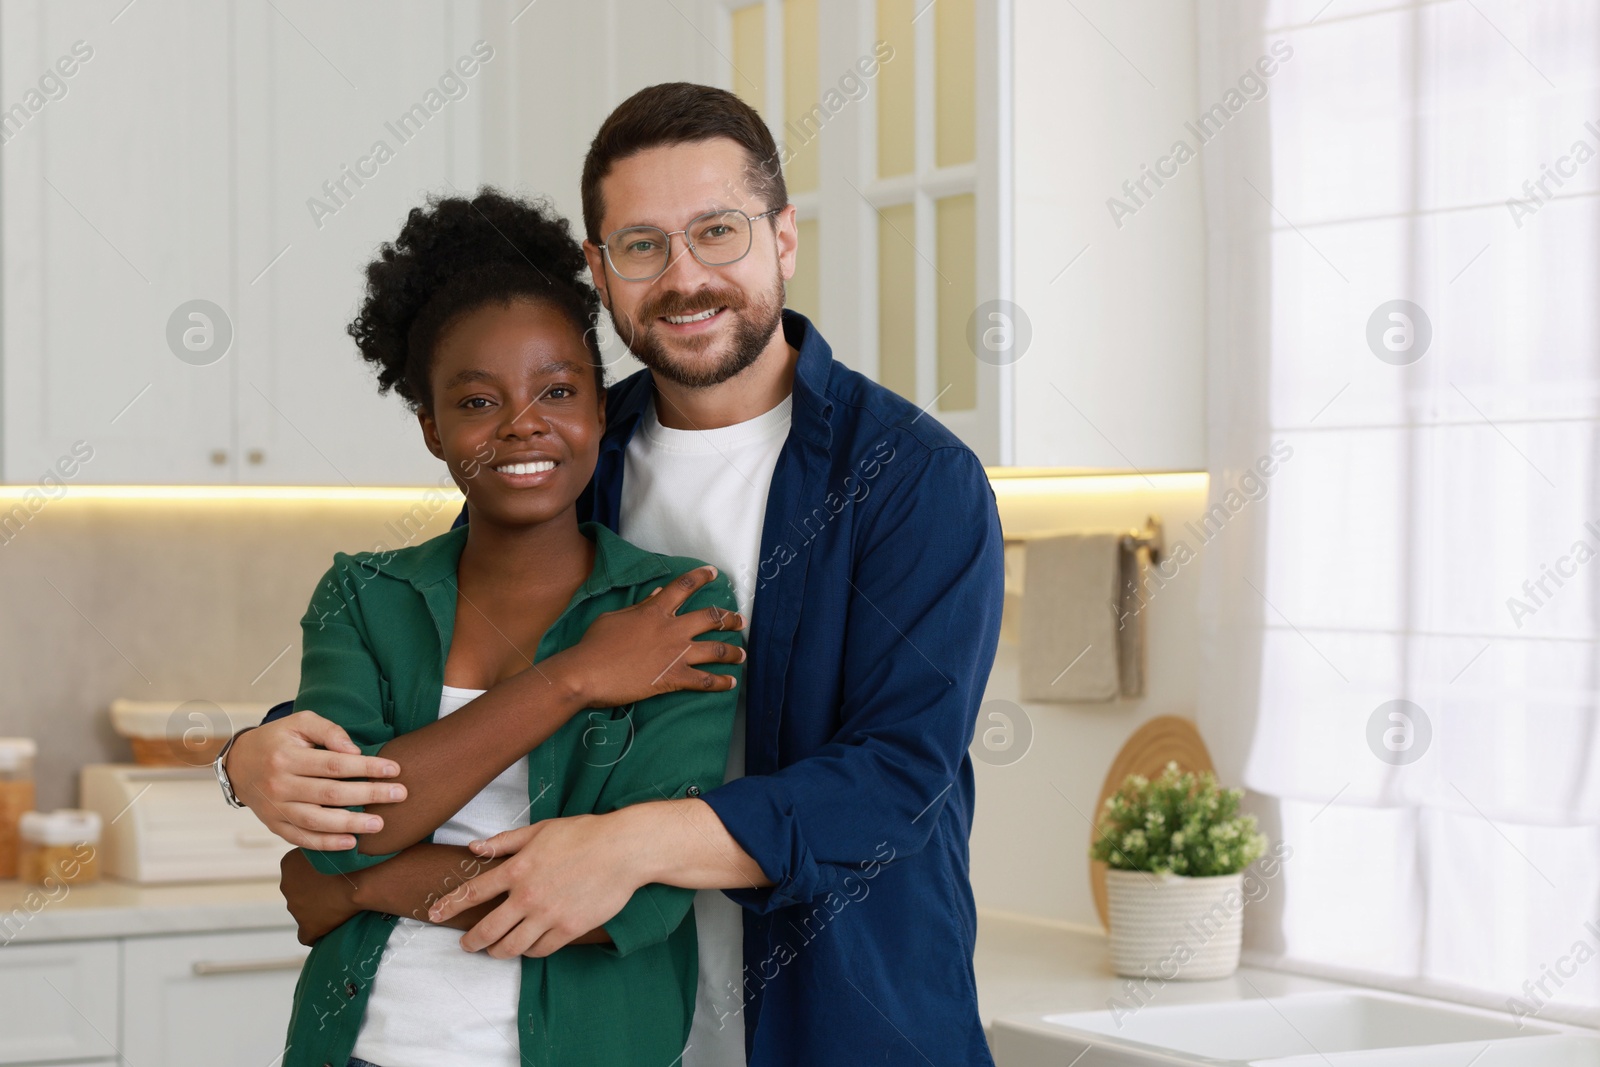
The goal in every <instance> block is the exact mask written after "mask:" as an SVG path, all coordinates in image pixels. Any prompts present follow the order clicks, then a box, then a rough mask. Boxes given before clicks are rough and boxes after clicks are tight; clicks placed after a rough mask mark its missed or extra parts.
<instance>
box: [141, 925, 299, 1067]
mask: <svg viewBox="0 0 1600 1067" xmlns="http://www.w3.org/2000/svg"><path fill="white" fill-rule="evenodd" d="M305 957H306V949H305V948H304V947H302V946H301V945H300V943H299V942H298V941H296V940H295V936H294V932H293V931H292V930H250V931H244V932H239V933H222V934H198V935H192V936H181V937H148V938H129V939H127V940H126V941H124V942H123V943H122V1019H123V1024H122V1057H123V1059H124V1060H125V1061H126V1063H127V1064H128V1065H129V1067H143V1065H145V1064H162V1065H163V1067H264V1065H266V1064H269V1063H272V1062H275V1057H278V1056H279V1055H281V1053H282V1051H283V1042H284V1038H285V1035H286V1034H287V1033H288V1032H289V1009H290V1006H291V1004H292V1001H293V997H294V987H295V983H296V982H297V981H298V980H299V977H300V966H301V964H302V963H303V962H304V960H305Z"/></svg>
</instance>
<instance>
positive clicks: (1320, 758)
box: [1184, 0, 1600, 1025]
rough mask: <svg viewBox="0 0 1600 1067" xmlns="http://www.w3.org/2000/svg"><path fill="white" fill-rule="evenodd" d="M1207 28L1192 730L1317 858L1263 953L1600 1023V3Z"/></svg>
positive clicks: (1335, 10)
mask: <svg viewBox="0 0 1600 1067" xmlns="http://www.w3.org/2000/svg"><path fill="white" fill-rule="evenodd" d="M1199 10H1200V29H1201V38H1202V40H1201V81H1200V97H1201V106H1202V108H1203V109H1206V108H1210V107H1211V105H1213V104H1219V103H1220V104H1221V105H1222V106H1223V108H1224V112H1223V113H1215V112H1213V117H1214V121H1213V123H1212V124H1211V125H1210V126H1208V127H1205V128H1204V130H1205V132H1207V133H1209V134H1210V137H1209V140H1208V141H1207V142H1206V143H1205V144H1204V146H1203V147H1202V148H1201V149H1200V151H1199V159H1200V163H1201V173H1202V177H1203V180H1204V182H1205V187H1206V201H1207V213H1208V240H1209V253H1208V255H1209V264H1208V284H1209V309H1210V320H1209V334H1210V336H1209V343H1208V359H1209V361H1210V363H1209V379H1210V390H1209V397H1208V403H1209V424H1210V426H1211V428H1212V429H1211V440H1210V468H1211V473H1212V490H1211V495H1212V502H1213V504H1214V505H1216V507H1215V508H1214V509H1213V516H1212V519H1211V521H1210V523H1209V524H1208V527H1207V529H1206V530H1205V531H1202V533H1205V534H1206V535H1207V536H1208V539H1201V538H1199V537H1192V538H1191V545H1192V547H1195V548H1196V549H1197V552H1198V555H1199V556H1200V558H1201V559H1203V560H1204V563H1203V565H1202V572H1203V574H1204V581H1205V583H1206V586H1207V592H1206V596H1205V597H1204V604H1205V611H1206V618H1205V627H1206V632H1205V639H1206V647H1207V649H1208V657H1207V662H1208V665H1207V668H1206V674H1205V677H1204V680H1203V683H1202V687H1201V690H1202V695H1201V701H1200V714H1199V717H1200V725H1201V730H1202V733H1203V734H1204V735H1205V736H1206V737H1207V739H1208V741H1209V742H1210V744H1211V747H1212V749H1213V753H1214V756H1215V758H1216V760H1217V762H1218V765H1219V769H1220V770H1221V772H1222V773H1223V774H1224V775H1226V776H1228V777H1229V778H1231V779H1232V780H1234V781H1239V782H1242V783H1243V784H1244V785H1245V786H1247V788H1248V789H1249V790H1250V791H1251V799H1252V803H1253V805H1254V807H1255V810H1257V811H1258V813H1259V814H1260V815H1261V816H1262V819H1263V825H1264V827H1265V828H1266V829H1267V830H1268V831H1269V832H1270V833H1271V834H1272V835H1273V836H1274V837H1275V838H1280V839H1282V840H1283V841H1285V842H1287V843H1288V845H1289V846H1290V847H1291V848H1292V849H1293V854H1292V857H1291V858H1290V859H1289V860H1288V861H1287V862H1286V863H1285V864H1284V865H1283V869H1282V873H1281V875H1280V876H1279V877H1278V879H1277V880H1276V883H1275V884H1274V885H1273V887H1272V892H1271V894H1270V895H1269V897H1268V898H1267V900H1266V901H1265V902H1264V904H1263V905H1262V906H1260V907H1257V908H1255V909H1254V910H1253V911H1252V912H1251V914H1250V917H1249V920H1248V923H1249V925H1248V934H1247V937H1248V940H1247V949H1248V951H1249V958H1250V959H1251V960H1254V961H1256V962H1268V963H1275V964H1278V965H1281V966H1286V967H1289V968H1291V969H1300V970H1305V971H1310V972H1314V973H1327V974H1333V975H1340V976H1349V977H1354V978H1357V979H1359V980H1363V981H1368V982H1372V983H1375V984H1380V985H1389V986H1395V987H1400V988H1409V989H1413V990H1416V991H1422V992H1430V993H1434V994H1442V995H1445V996H1449V997H1454V998H1456V999H1461V1000H1467V1001H1476V1002H1480V1003H1485V1004H1490V1005H1494V1006H1498V1007H1501V1008H1507V1007H1510V1008H1512V1009H1513V1010H1517V1011H1520V1012H1524V1013H1527V1014H1532V1015H1537V1016H1539V1017H1542V1018H1547V1019H1566V1020H1569V1021H1582V1022H1588V1023H1590V1024H1591V1025H1593V1024H1595V1023H1596V1022H1600V1010H1597V1009H1600V731H1597V729H1596V683H1597V677H1596V676H1597V670H1596V653H1597V647H1600V646H1597V638H1600V558H1594V557H1595V556H1596V554H1597V553H1600V491H1597V490H1600V483H1597V466H1600V425H1597V418H1600V345H1597V340H1600V195H1597V194H1600V3H1596V2H1594V0H1582V2H1579V0H1566V2H1561V0H1538V2H1512V0H1432V2H1427V0H1422V2H1411V3H1406V2H1404V0H1332V2H1329V0H1304V2H1301V0H1200V5H1199ZM1275 46H1276V52H1275V51H1274V47H1275ZM1285 51H1291V52H1292V54H1290V55H1289V56H1288V58H1282V55H1283V53H1284V52H1285ZM1261 57H1272V58H1274V59H1275V60H1276V61H1275V62H1272V63H1267V64H1263V65H1262V66H1259V67H1258V66H1256V65H1257V63H1258V61H1259V60H1260V59H1261ZM1269 68H1270V69H1271V74H1270V75H1263V74H1261V71H1263V70H1267V69H1269ZM1252 69H1254V70H1255V72H1256V74H1257V78H1256V79H1255V80H1251V79H1249V78H1248V74H1249V72H1251V71H1252ZM1241 79H1244V80H1243V82H1241ZM1257 81H1259V83H1260V85H1261V86H1262V90H1263V93H1264V95H1263V94H1262V93H1256V91H1255V84H1256V82H1257ZM1241 85H1242V88H1241ZM1230 89H1232V90H1236V92H1234V93H1232V94H1230V92H1229V90H1230ZM1253 97H1254V98H1253ZM1232 104H1237V105H1238V106H1237V108H1234V107H1232V106H1230V105H1232ZM1224 115H1225V116H1226V118H1224ZM1184 137H1185V139H1186V140H1188V141H1189V142H1190V143H1191V144H1192V143H1194V142H1195V141H1196V138H1195V136H1194V135H1193V134H1192V133H1185V134H1184ZM1512 198H1515V199H1516V200H1517V201H1520V203H1517V204H1510V203H1508V201H1509V200H1511V199H1512ZM1394 301H1407V302H1409V305H1396V304H1393V303H1391V302H1394ZM1418 309H1420V310H1418ZM1430 333H1431V337H1428V336H1427V335H1428V334H1430ZM1424 341H1426V346H1425V347H1424ZM1408 344H1409V347H1408ZM1419 353H1420V356H1419ZM1258 462H1260V463H1261V464H1262V466H1260V467H1257V466H1256V465H1257V464H1258ZM1252 472H1254V473H1252ZM1230 494H1231V495H1230ZM1590 524H1592V525H1590ZM1392 701H1406V702H1409V704H1398V705H1397V704H1391V703H1390V702H1392ZM1394 711H1398V712H1400V713H1402V714H1403V715H1404V717H1403V718H1394V717H1392V716H1391V714H1390V713H1391V712H1394Z"/></svg>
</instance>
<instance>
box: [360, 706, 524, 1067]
mask: <svg viewBox="0 0 1600 1067" xmlns="http://www.w3.org/2000/svg"><path fill="white" fill-rule="evenodd" d="M484 692H486V690H483V689H458V688H456V687H455V686H449V685H447V686H445V687H444V690H443V692H442V693H440V696H439V717H440V718H441V719H442V718H444V717H445V716H446V715H449V714H450V713H451V712H453V711H457V710H459V709H460V708H461V707H463V706H464V705H466V704H468V703H470V702H471V701H472V700H473V698H475V697H479V696H482V695H483V694H484ZM529 808H530V805H529V803H528V757H526V756H524V757H522V758H521V759H519V760H517V762H515V763H513V764H512V765H511V766H510V767H507V768H506V769H505V770H504V771H502V772H501V773H500V774H499V775H498V776H496V777H495V779H494V781H492V782H490V783H489V784H488V785H486V786H484V787H483V789H482V791H480V792H479V793H478V795H477V796H475V797H473V798H472V799H471V800H469V801H467V803H466V806H465V807H463V808H462V809H461V810H460V811H458V812H456V813H455V814H454V815H453V816H451V817H450V819H449V820H447V821H446V822H445V823H444V825H442V826H440V827H439V829H438V830H436V831H435V832H434V835H433V840H434V843H435V844H440V845H465V844H467V843H468V842H471V841H475V840H478V839H479V838H485V837H489V836H490V835H492V834H498V833H500V832H501V831H503V830H512V829H515V828H516V827H518V826H526V825H528V811H529ZM464 933H465V931H463V930H456V929H453V928H451V927H448V926H434V925H431V924H429V923H425V922H418V921H417V920H415V919H407V918H404V917H402V918H399V919H396V920H395V928H394V932H393V933H392V934H390V935H389V941H388V943H387V944H386V945H385V946H384V949H383V958H382V959H381V960H380V961H379V963H378V970H377V973H376V974H374V975H373V977H372V994H371V996H369V997H368V999H367V1010H366V1014H365V1015H363V1016H362V1019H361V1032H360V1034H359V1035H358V1036H357V1037H356V1047H355V1048H354V1049H353V1050H352V1051H351V1053H350V1054H351V1055H352V1056H354V1057H355V1058H357V1059H362V1060H367V1061H368V1062H370V1063H378V1064H382V1065H383V1067H520V1064H521V1062H522V1056H521V1039H520V1037H519V1035H518V1032H517V1001H518V997H519V996H520V994H521V992H522V958H521V957H517V958H515V959H509V960H497V959H495V958H494V957H493V956H490V955H489V954H488V953H487V952H463V951H462V950H461V943H460V942H461V937H462V935H463V934H464Z"/></svg>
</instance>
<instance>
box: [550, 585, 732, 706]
mask: <svg viewBox="0 0 1600 1067" xmlns="http://www.w3.org/2000/svg"><path fill="white" fill-rule="evenodd" d="M716 576H717V569H716V568H715V567H710V566H706V567H697V568H696V569H694V570H692V571H689V572H688V573H686V574H682V575H680V576H678V577H677V578H675V579H673V580H672V582H671V583H669V584H668V585H665V586H663V587H661V588H660V589H657V590H656V591H654V592H653V593H651V594H650V595H649V596H648V597H646V598H645V599H643V600H641V601H639V602H638V603H637V604H634V605H632V606H630V607H626V608H621V609H619V610H617V611H608V612H606V613H605V614H604V615H601V616H600V617H599V618H597V619H595V620H594V622H592V623H590V624H589V628H588V629H587V630H585V631H584V634H583V640H581V641H579V642H578V643H577V644H576V645H573V646H572V647H571V648H568V649H565V650H563V651H561V652H558V653H556V654H555V655H554V656H551V657H550V658H549V659H546V660H543V661H541V662H540V663H539V669H540V670H541V671H544V672H546V673H553V672H560V674H561V675H562V676H564V677H565V678H566V680H567V684H569V685H571V686H573V687H574V689H575V690H576V692H577V693H578V694H579V696H580V698H581V699H582V701H583V706H584V707H588V708H616V707H622V706H623V705H625V704H631V703H633V702H634V701H636V700H644V699H646V698H647V697H653V696H659V695H660V694H662V693H672V692H676V691H677V690H680V689H703V690H707V691H715V690H726V689H732V688H733V687H734V684H735V680H734V678H733V677H732V676H731V675H723V674H711V673H710V672H708V671H701V670H696V669H695V667H696V665H698V664H702V663H743V662H744V660H745V652H744V649H742V648H740V647H738V646H737V645H731V644H728V643H727V642H725V641H696V640H695V638H696V637H698V636H699V635H701V634H704V633H713V632H716V631H719V630H742V629H744V618H743V617H742V616H741V615H740V614H739V613H738V612H736V611H728V610H726V609H724V608H719V607H709V608H702V609H700V610H698V611H691V612H689V613H688V614H686V615H679V614H678V609H680V608H682V607H683V605H684V602H685V601H687V600H688V599H689V598H690V597H691V596H693V595H694V594H695V593H696V592H697V591H699V590H700V589H701V588H702V587H703V586H704V585H705V584H706V583H707V582H709V581H711V580H712V579H713V578H715V577H716Z"/></svg>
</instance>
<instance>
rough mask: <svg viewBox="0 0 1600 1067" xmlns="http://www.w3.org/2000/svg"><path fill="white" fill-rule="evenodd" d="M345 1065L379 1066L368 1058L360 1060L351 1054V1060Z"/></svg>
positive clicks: (351, 1066)
mask: <svg viewBox="0 0 1600 1067" xmlns="http://www.w3.org/2000/svg"><path fill="white" fill-rule="evenodd" d="M344 1067H378V1065H377V1064H376V1063H368V1062H367V1061H366V1060H358V1059H356V1058H355V1057H354V1056H351V1057H350V1062H349V1063H347V1064H345V1065H344Z"/></svg>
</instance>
